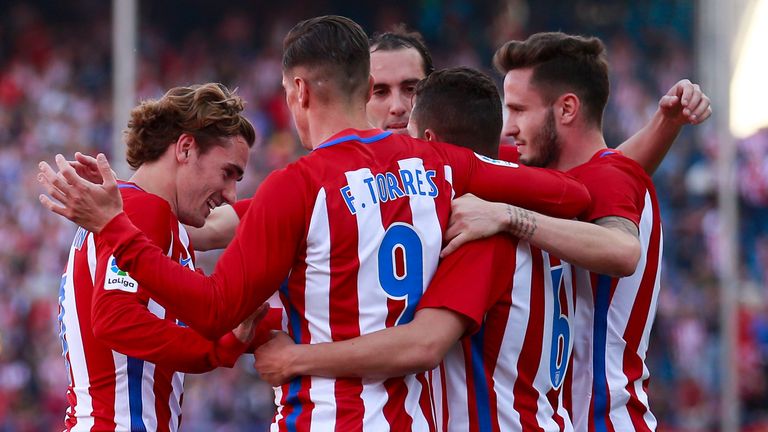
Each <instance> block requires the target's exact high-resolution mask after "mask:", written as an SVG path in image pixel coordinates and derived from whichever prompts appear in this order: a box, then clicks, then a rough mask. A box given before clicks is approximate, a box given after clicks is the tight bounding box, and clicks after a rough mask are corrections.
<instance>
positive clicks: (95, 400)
mask: <svg viewBox="0 0 768 432" xmlns="http://www.w3.org/2000/svg"><path fill="white" fill-rule="evenodd" d="M119 186H120V191H121V194H122V196H123V199H124V207H125V210H126V212H127V213H128V214H130V215H132V217H134V216H133V215H136V214H142V213H143V214H146V215H148V216H147V217H151V216H149V215H154V216H160V217H161V218H162V219H163V221H167V223H164V222H159V223H158V225H167V240H168V245H166V250H167V251H168V253H169V255H171V256H173V257H174V258H175V259H179V258H180V257H184V256H186V257H190V253H189V252H187V243H188V240H186V239H185V238H180V237H185V236H184V235H180V232H181V233H182V234H185V233H184V232H183V227H181V225H180V224H179V223H178V221H177V220H176V219H175V217H174V216H173V214H172V213H171V211H170V207H169V206H168V204H167V203H166V202H165V201H163V200H162V199H160V198H159V197H157V196H151V195H150V194H147V193H146V192H144V191H141V190H140V189H139V188H138V187H136V186H135V185H133V184H131V183H120V185H119ZM179 230H181V231H179ZM171 245H172V247H168V246H171ZM104 247H105V246H103V245H100V244H99V242H98V240H96V239H95V238H94V235H93V234H92V233H90V232H88V231H86V230H84V229H83V228H78V230H77V233H76V234H75V238H74V240H73V242H72V247H71V250H70V255H69V259H68V261H67V267H66V269H65V272H64V274H63V275H62V280H61V285H60V288H59V317H58V318H59V325H60V335H59V336H60V339H61V343H62V350H63V352H62V355H63V356H64V358H65V361H66V365H67V369H68V371H67V373H68V378H69V387H68V389H67V400H68V403H69V408H68V409H67V415H66V420H65V422H66V423H65V426H66V428H67V430H72V431H89V430H147V429H143V428H149V429H151V430H177V429H178V426H179V421H180V416H181V397H182V392H183V376H184V374H182V373H178V372H174V371H173V370H169V369H168V368H166V367H159V366H156V365H154V364H152V363H149V362H144V361H142V360H140V359H136V358H132V357H129V356H126V355H124V354H121V353H119V352H117V351H113V350H112V349H110V348H109V347H108V346H106V345H105V344H104V343H102V342H101V341H100V340H99V339H98V338H97V337H96V336H94V331H93V328H94V317H93V315H92V306H93V300H94V291H95V290H96V289H97V288H98V289H104V290H122V291H128V292H136V290H137V289H138V284H137V283H136V282H135V281H134V280H133V279H132V278H130V276H129V275H126V274H125V272H122V271H121V270H120V269H119V268H118V267H117V265H116V264H115V262H114V259H103V255H104V254H105V251H103V250H99V248H104ZM185 263H186V264H187V265H191V258H190V260H186V261H185ZM149 302H150V303H151V304H150V305H149V306H148V307H149V309H150V311H151V312H152V313H154V314H155V315H157V316H159V317H161V318H162V317H164V316H165V311H164V309H163V308H162V307H161V306H159V305H157V304H156V303H153V302H151V300H149ZM144 303H145V304H147V303H146V301H145V302H144Z"/></svg>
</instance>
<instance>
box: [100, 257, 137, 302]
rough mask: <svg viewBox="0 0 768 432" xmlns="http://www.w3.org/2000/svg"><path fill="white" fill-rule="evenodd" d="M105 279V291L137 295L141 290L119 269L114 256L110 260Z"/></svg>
mask: <svg viewBox="0 0 768 432" xmlns="http://www.w3.org/2000/svg"><path fill="white" fill-rule="evenodd" d="M105 276H106V277H105V278H104V289H105V290H120V291H125V292H130V293H135V292H136V291H138V289H139V284H138V282H136V281H135V280H134V279H133V278H132V277H131V276H129V275H128V273H126V272H124V271H122V270H120V268H118V267H117V261H116V260H115V257H114V256H111V257H110V259H109V265H108V266H107V273H106V275H105Z"/></svg>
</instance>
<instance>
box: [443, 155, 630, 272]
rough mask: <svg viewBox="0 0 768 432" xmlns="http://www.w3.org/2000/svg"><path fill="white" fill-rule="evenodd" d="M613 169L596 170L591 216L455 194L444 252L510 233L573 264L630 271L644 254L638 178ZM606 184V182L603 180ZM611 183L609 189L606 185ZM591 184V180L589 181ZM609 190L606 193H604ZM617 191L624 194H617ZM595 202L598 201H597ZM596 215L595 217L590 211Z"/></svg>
mask: <svg viewBox="0 0 768 432" xmlns="http://www.w3.org/2000/svg"><path fill="white" fill-rule="evenodd" d="M616 174H617V173H616V172H615V171H614V170H612V169H609V170H607V172H606V173H604V174H603V175H600V173H598V174H595V175H593V176H592V177H591V178H590V182H592V183H593V185H592V187H590V191H592V193H593V194H595V191H596V192H598V194H597V195H595V196H594V200H595V203H596V205H597V206H598V208H597V209H595V208H591V209H590V211H589V213H588V214H589V215H590V216H587V220H589V221H591V222H593V223H590V222H582V221H576V220H567V219H558V218H553V217H549V216H546V215H543V214H541V213H537V212H534V211H530V210H526V209H523V208H520V207H516V206H512V205H509V204H503V203H492V202H487V201H483V200H480V199H478V198H476V197H473V196H464V197H460V198H458V199H455V200H454V201H453V203H452V213H451V221H450V224H449V227H448V229H447V230H446V233H445V237H446V239H450V241H449V243H448V244H447V245H446V247H445V248H444V249H443V251H442V253H441V255H443V256H446V255H449V254H450V253H452V252H453V251H454V250H456V248H457V247H459V246H460V245H461V244H463V243H464V242H467V241H471V240H473V239H475V238H482V237H486V236H489V235H493V234H495V233H497V232H506V233H509V234H512V235H514V236H516V237H519V238H521V239H524V240H527V241H529V242H530V243H531V244H532V245H534V246H536V247H538V248H540V249H543V250H545V251H547V252H549V253H551V254H553V255H555V256H557V257H558V258H560V259H562V260H564V261H567V262H569V263H571V264H575V265H578V266H580V267H582V268H585V269H587V270H589V271H593V272H596V273H601V274H606V275H610V276H628V275H630V274H632V273H634V272H635V269H636V268H637V263H638V261H639V259H640V253H641V250H640V240H639V238H638V228H637V221H638V220H639V218H638V217H636V215H639V213H638V210H637V209H636V207H635V206H634V204H633V203H634V202H636V201H637V194H638V193H639V191H638V189H637V181H636V180H633V179H632V178H631V177H630V176H629V175H624V174H621V173H619V174H618V175H616ZM601 183H602V184H601ZM605 184H609V185H611V186H610V188H606V187H605V186H604V185H605ZM588 186H589V185H588ZM606 190H608V192H609V193H608V194H607V196H602V195H601V194H605V192H606ZM614 191H623V192H624V193H619V194H615V192H614ZM593 207H594V206H593ZM591 215H594V216H591Z"/></svg>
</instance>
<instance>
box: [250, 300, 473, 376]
mask: <svg viewBox="0 0 768 432" xmlns="http://www.w3.org/2000/svg"><path fill="white" fill-rule="evenodd" d="M466 328H467V324H466V322H465V321H464V319H463V318H462V317H461V316H460V315H459V314H457V313H455V312H452V311H449V310H446V309H423V310H420V311H418V312H417V313H416V314H415V315H414V318H413V321H411V322H409V323H408V324H403V325H399V326H395V327H391V328H388V329H385V330H380V331H377V332H374V333H370V334H367V335H363V336H360V337H357V338H354V339H350V340H345V341H340V342H328V343H319V344H294V343H293V340H292V339H291V338H290V336H288V335H287V334H285V333H282V332H279V333H277V334H275V336H274V337H273V338H272V340H270V341H269V342H267V343H265V344H264V345H262V346H261V347H259V348H258V349H257V350H256V352H255V353H254V358H255V364H254V366H255V367H256V369H257V370H258V371H259V374H260V375H261V378H262V379H263V380H265V381H267V382H269V383H270V384H272V385H275V386H277V385H280V384H283V383H285V382H287V381H289V380H290V379H291V378H293V377H295V376H299V375H314V376H324V377H366V378H375V379H383V378H388V377H394V376H403V375H408V374H411V373H416V372H421V371H425V370H429V369H432V368H434V367H435V366H437V365H438V364H439V363H440V360H442V358H443V357H444V356H445V354H446V353H447V352H448V349H449V348H450V347H451V346H452V345H453V344H455V343H456V341H458V340H459V338H460V337H461V335H463V334H464V332H465V330H466ZM383 353H386V355H382V354H383Z"/></svg>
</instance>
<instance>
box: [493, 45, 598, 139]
mask: <svg viewBox="0 0 768 432" xmlns="http://www.w3.org/2000/svg"><path fill="white" fill-rule="evenodd" d="M493 63H494V65H495V66H496V68H497V69H498V70H499V71H500V72H501V73H507V72H509V71H510V70H513V69H521V68H533V74H532V77H531V84H533V85H534V86H536V87H537V88H538V89H539V90H540V91H541V94H542V96H543V97H544V99H545V101H546V102H547V103H552V102H554V100H555V99H557V98H558V97H559V96H560V95H562V94H563V93H568V92H572V93H574V94H575V95H576V96H578V97H579V99H580V100H581V103H582V105H583V106H584V108H585V112H586V117H587V119H588V120H589V121H592V122H593V123H594V124H596V125H597V126H598V127H601V126H602V119H603V111H604V110H605V105H606V104H607V103H608V94H609V93H610V85H609V82H608V62H607V60H606V57H605V45H603V42H602V41H601V40H600V39H599V38H596V37H583V36H573V35H568V34H565V33H560V32H551V33H536V34H534V35H532V36H530V37H529V38H528V39H526V40H525V41H509V42H507V43H505V44H504V45H503V46H502V47H501V48H499V49H498V50H497V51H496V54H495V55H494V56H493Z"/></svg>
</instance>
